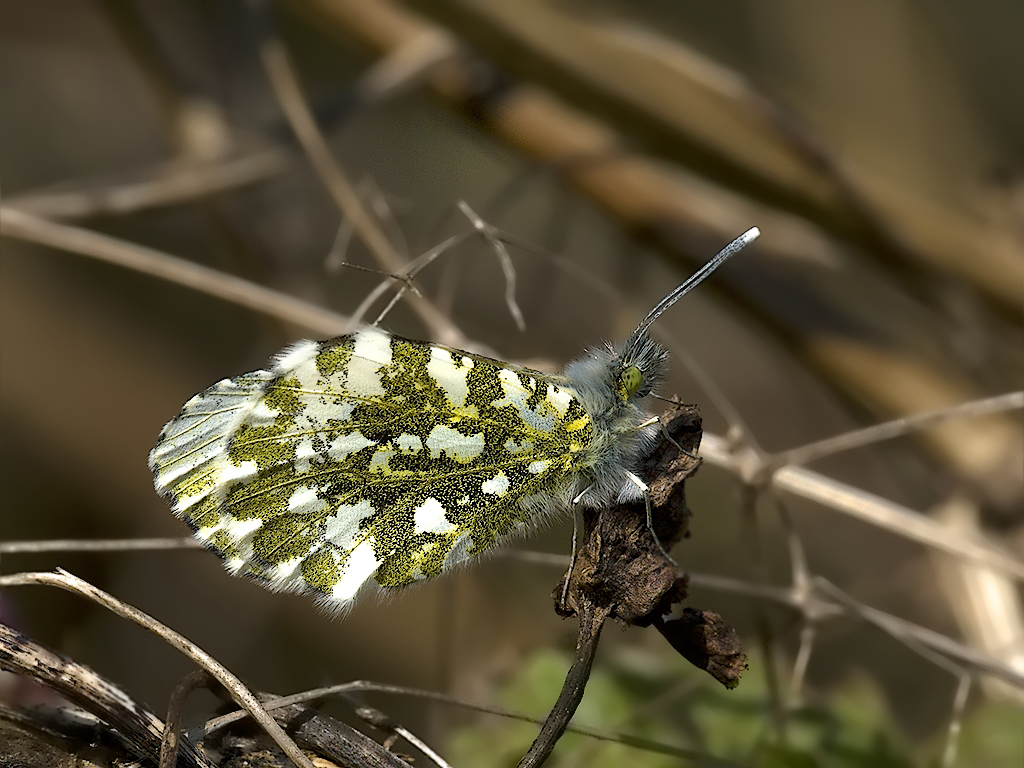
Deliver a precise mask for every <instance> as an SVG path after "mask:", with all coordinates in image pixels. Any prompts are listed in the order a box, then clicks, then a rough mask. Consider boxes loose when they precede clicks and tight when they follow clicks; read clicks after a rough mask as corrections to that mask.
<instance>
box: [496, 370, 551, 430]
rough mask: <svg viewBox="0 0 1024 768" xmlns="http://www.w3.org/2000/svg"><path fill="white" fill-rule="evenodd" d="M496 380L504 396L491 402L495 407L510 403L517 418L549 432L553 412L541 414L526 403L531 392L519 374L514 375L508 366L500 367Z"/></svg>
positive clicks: (532, 380) (531, 379)
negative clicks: (520, 379)
mask: <svg viewBox="0 0 1024 768" xmlns="http://www.w3.org/2000/svg"><path fill="white" fill-rule="evenodd" d="M530 381H531V382H534V383H536V382H535V381H534V379H533V378H530ZM498 382H499V383H500V384H501V389H502V391H503V392H504V393H505V396H504V397H503V398H501V399H500V400H495V401H494V402H493V403H492V405H493V406H494V407H495V408H501V407H502V406H506V405H511V406H513V407H514V408H515V409H516V411H518V413H519V418H521V419H522V420H523V421H525V422H526V423H527V424H529V425H530V426H531V427H533V428H534V429H539V430H541V431H542V432H550V431H551V430H552V429H553V428H554V426H555V416H554V414H544V415H541V414H540V413H538V412H537V411H535V410H533V409H532V408H530V407H529V406H528V405H527V404H526V401H527V400H528V399H529V398H530V394H531V392H530V390H528V389H526V388H525V387H524V386H523V384H522V382H520V381H519V376H517V375H516V372H515V371H512V370H509V369H508V368H502V369H501V370H500V371H498Z"/></svg>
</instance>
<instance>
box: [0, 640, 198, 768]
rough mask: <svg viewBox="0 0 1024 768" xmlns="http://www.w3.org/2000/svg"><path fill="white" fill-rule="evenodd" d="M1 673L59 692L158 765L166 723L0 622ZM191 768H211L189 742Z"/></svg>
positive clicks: (184, 754) (185, 751)
mask: <svg viewBox="0 0 1024 768" xmlns="http://www.w3.org/2000/svg"><path fill="white" fill-rule="evenodd" d="M0 669H3V670H5V671H7V672H13V673H14V674H17V675H21V676H24V677H28V678H31V679H33V680H35V681H36V682H38V683H40V684H41V685H44V686H46V687H47V688H52V689H53V690H55V691H57V692H58V693H60V694H61V695H62V696H63V697H64V698H66V699H67V700H68V701H70V702H72V703H74V704H77V705H78V706H80V707H82V709H84V710H85V711H86V712H89V713H90V714H92V715H95V716H96V717H97V718H98V719H99V720H100V721H101V722H103V723H105V724H107V726H109V728H110V733H111V734H112V735H113V736H114V737H115V738H116V739H117V740H119V741H121V743H123V744H124V746H125V748H126V749H127V750H128V751H129V754H131V755H132V756H134V757H136V758H143V759H149V760H152V761H153V762H156V761H158V760H159V759H160V743H161V739H162V737H163V733H164V724H163V723H162V722H160V719H159V718H158V717H157V716H156V715H154V714H153V713H152V712H150V711H149V710H148V709H146V708H145V707H144V706H142V705H141V704H139V703H138V702H136V701H134V700H133V699H132V697H131V696H129V695H128V694H127V693H126V692H124V691H123V690H121V689H120V688H119V687H118V686H116V685H114V684H113V683H111V682H110V681H108V680H106V679H105V678H104V677H102V676H101V675H98V674H96V673H95V672H93V671H92V670H91V669H89V668H88V667H85V666H83V665H81V664H79V663H77V662H75V661H72V660H71V659H69V658H67V657H65V656H60V655H58V654H56V653H53V652H52V651H49V650H47V649H46V648H43V647H42V646H41V645H39V644H38V643H35V642H33V641H32V640H30V639H29V638H27V637H25V636H24V635H22V634H21V633H20V632H17V631H16V630H14V629H11V628H10V627H8V626H6V625H4V624H0ZM180 755H181V758H182V760H183V762H184V765H186V766H188V767H189V768H212V765H211V763H210V762H209V761H208V760H207V759H206V758H205V757H204V756H203V755H202V753H200V752H199V751H198V750H197V749H196V748H195V747H194V746H192V745H191V744H185V745H183V748H182V749H181V750H180Z"/></svg>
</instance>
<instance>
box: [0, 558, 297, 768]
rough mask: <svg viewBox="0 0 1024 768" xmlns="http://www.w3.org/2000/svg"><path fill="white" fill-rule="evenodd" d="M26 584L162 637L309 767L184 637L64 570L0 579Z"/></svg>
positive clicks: (246, 694)
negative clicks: (74, 598)
mask: <svg viewBox="0 0 1024 768" xmlns="http://www.w3.org/2000/svg"><path fill="white" fill-rule="evenodd" d="M29 584H45V585H47V586H51V587H58V588H60V589H65V590H67V591H68V592H74V593H76V594H79V595H82V596H84V597H87V598H89V599H90V600H92V601H94V602H96V603H99V604H100V605H102V606H103V607H104V608H106V609H107V610H109V611H111V612H112V613H115V614H117V615H118V616H121V617H122V618H125V619H128V620H129V621H132V622H135V623H136V624H138V625H139V626H141V627H145V628H146V629H148V630H149V631H150V632H152V633H153V634H155V635H157V636H158V637H160V638H162V639H163V640H165V641H166V642H167V643H168V644H169V645H170V646H171V647H173V648H175V649H176V650H178V651H180V652H181V653H183V654H184V655H185V656H188V657H189V658H190V659H192V661H194V662H195V663H196V664H198V665H199V666H200V667H202V668H203V669H205V670H206V671H207V672H208V673H209V674H210V676H211V677H213V678H214V679H215V680H217V682H219V683H220V684H221V685H223V686H224V688H225V689H226V690H227V691H228V693H229V694H231V698H232V699H234V700H235V703H237V704H238V706H240V707H241V708H242V709H244V710H246V711H247V712H248V713H249V715H250V716H251V717H252V719H253V720H255V721H256V722H257V723H259V724H260V727H261V728H263V730H264V731H266V733H267V735H268V736H270V738H271V739H273V740H274V741H275V742H276V743H277V745H278V746H279V747H280V748H281V750H282V751H283V752H284V753H285V754H286V755H288V757H289V758H290V759H291V760H292V762H293V763H295V765H297V766H299V767H300V768H313V764H312V763H311V762H310V761H309V758H308V757H306V756H305V755H304V754H302V751H301V750H300V749H299V748H298V746H297V745H296V744H295V742H294V741H292V739H291V737H289V736H288V734H287V733H285V732H284V729H283V728H282V727H281V726H280V725H278V724H277V721H276V720H274V718H273V717H271V716H270V714H269V713H268V712H267V710H266V709H264V708H263V705H262V704H260V702H259V699H257V698H256V696H254V695H253V693H252V691H250V690H249V689H248V688H246V687H245V684H244V683H242V681H241V680H239V679H238V678H237V677H235V675H233V674H232V673H231V672H229V671H228V669H227V668H226V667H224V666H223V665H222V664H221V663H220V662H218V661H217V660H216V659H214V658H213V657H212V656H211V655H210V654H208V653H207V652H206V651H204V650H203V649H202V648H200V647H199V646H198V645H196V644H195V643H193V642H192V641H191V640H189V639H188V638H186V637H183V636H182V635H179V634H178V633H177V632H175V631H174V630H173V629H171V628H170V627H167V626H165V625H164V624H161V623H160V622H159V621H157V620H156V619H154V618H153V617H152V616H150V615H148V614H146V613H143V612H142V611H140V610H139V609H138V608H135V607H133V606H131V605H128V604H127V603H123V602H121V601H120V600H118V599H117V598H116V597H114V596H113V595H109V594H107V593H106V592H104V591H103V590H101V589H99V588H97V587H94V586H93V585H92V584H90V583H89V582H87V581H84V580H82V579H80V578H78V577H77V576H74V575H72V574H70V573H68V572H67V571H63V570H58V571H57V572H55V573H16V574H11V575H9V576H0V587H19V586H25V585H29Z"/></svg>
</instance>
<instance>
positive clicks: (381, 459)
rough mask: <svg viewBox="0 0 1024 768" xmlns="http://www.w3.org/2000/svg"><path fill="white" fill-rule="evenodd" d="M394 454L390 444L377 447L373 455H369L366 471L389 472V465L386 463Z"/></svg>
mask: <svg viewBox="0 0 1024 768" xmlns="http://www.w3.org/2000/svg"><path fill="white" fill-rule="evenodd" d="M394 455H395V451H394V449H392V448H391V447H390V446H388V447H385V448H378V449H377V450H376V451H374V452H373V456H371V457H370V464H369V466H367V468H366V471H367V472H389V471H390V470H391V466H390V465H389V464H388V462H389V461H391V457H392V456H394Z"/></svg>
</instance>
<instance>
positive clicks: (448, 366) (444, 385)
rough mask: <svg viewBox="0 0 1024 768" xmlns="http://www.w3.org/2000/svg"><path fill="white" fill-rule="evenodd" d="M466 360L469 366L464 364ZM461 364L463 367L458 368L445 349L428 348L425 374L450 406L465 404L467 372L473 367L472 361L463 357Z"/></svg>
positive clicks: (467, 390)
mask: <svg viewBox="0 0 1024 768" xmlns="http://www.w3.org/2000/svg"><path fill="white" fill-rule="evenodd" d="M467 360H468V361H469V365H466V364H465V363H466V361H467ZM462 362H463V367H458V366H456V365H455V358H454V357H453V356H452V353H451V352H449V351H448V350H447V349H444V348H442V347H431V348H430V360H429V362H428V363H427V374H428V375H429V376H430V378H432V379H433V380H434V382H435V383H436V384H437V385H438V386H439V387H441V389H442V390H444V393H445V395H447V397H448V400H449V401H450V402H451V404H452V405H454V406H459V407H461V406H464V405H465V404H466V396H467V395H468V394H469V381H468V377H469V371H470V369H471V368H472V367H473V365H472V363H473V361H472V360H470V359H469V358H467V357H463V358H462Z"/></svg>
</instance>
